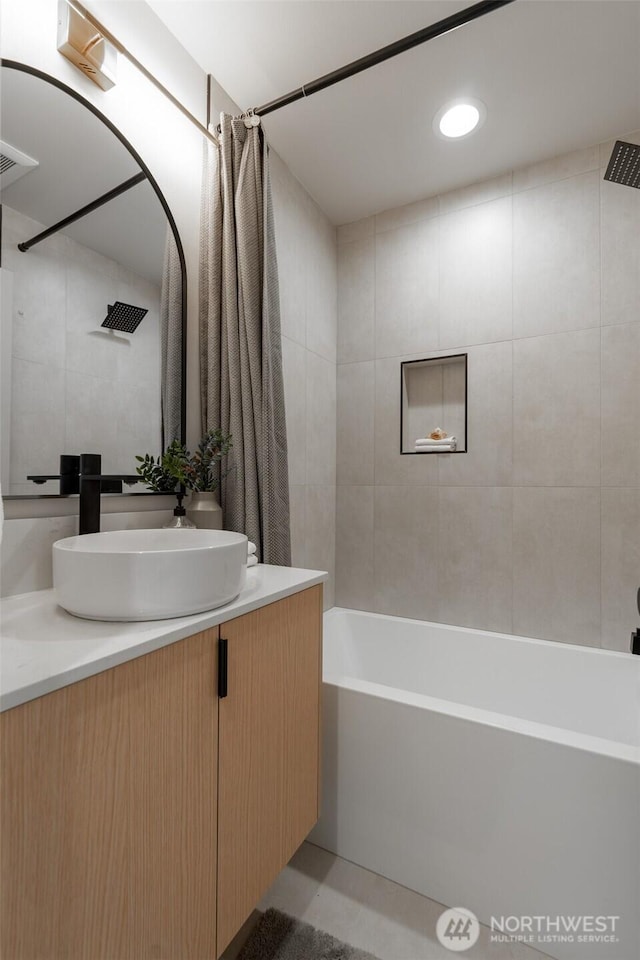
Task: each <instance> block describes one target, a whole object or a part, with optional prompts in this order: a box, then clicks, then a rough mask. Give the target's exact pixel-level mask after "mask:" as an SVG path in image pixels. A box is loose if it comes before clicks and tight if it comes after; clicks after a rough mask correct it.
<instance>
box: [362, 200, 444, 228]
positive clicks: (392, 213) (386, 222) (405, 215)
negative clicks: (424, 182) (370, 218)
mask: <svg viewBox="0 0 640 960" xmlns="http://www.w3.org/2000/svg"><path fill="white" fill-rule="evenodd" d="M437 216H438V198H437V197H428V198H427V199H426V200H418V201H417V202H416V203H408V204H406V205H405V206H404V207H393V208H392V209H391V210H384V211H383V212H382V213H378V214H376V217H375V221H376V233H384V232H385V231H386V230H397V229H398V227H406V226H407V225H408V224H410V223H418V222H419V221H420V220H431V219H432V218H433V217H437Z"/></svg>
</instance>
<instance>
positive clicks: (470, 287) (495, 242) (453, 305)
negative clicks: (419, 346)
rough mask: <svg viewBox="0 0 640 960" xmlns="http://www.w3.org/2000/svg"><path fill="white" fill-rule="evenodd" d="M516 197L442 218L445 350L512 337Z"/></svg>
mask: <svg viewBox="0 0 640 960" xmlns="http://www.w3.org/2000/svg"><path fill="white" fill-rule="evenodd" d="M511 246H512V244H511V197H503V198H502V199H500V200H493V201H491V202H489V203H482V204H479V205H478V206H474V207H468V208H466V209H464V210H459V211H458V212H456V213H451V214H449V215H447V216H444V217H441V218H440V347H441V348H444V347H461V346H464V345H466V344H471V343H488V342H489V341H492V340H507V339H510V338H511Z"/></svg>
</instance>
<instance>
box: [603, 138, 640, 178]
mask: <svg viewBox="0 0 640 960" xmlns="http://www.w3.org/2000/svg"><path fill="white" fill-rule="evenodd" d="M604 179H605V180H611V182H612V183H622V184H623V185H624V186H625V187H637V188H638V189H640V144H639V143H626V142H625V141H624V140H616V142H615V146H614V148H613V152H612V154H611V159H610V160H609V165H608V167H607V170H606V173H605V175H604Z"/></svg>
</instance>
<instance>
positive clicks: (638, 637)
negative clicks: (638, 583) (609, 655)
mask: <svg viewBox="0 0 640 960" xmlns="http://www.w3.org/2000/svg"><path fill="white" fill-rule="evenodd" d="M637 599H638V613H640V587H638V597H637ZM631 653H636V654H638V656H640V627H638V629H637V630H636V632H635V633H632V634H631Z"/></svg>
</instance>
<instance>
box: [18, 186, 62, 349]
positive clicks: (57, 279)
mask: <svg viewBox="0 0 640 960" xmlns="http://www.w3.org/2000/svg"><path fill="white" fill-rule="evenodd" d="M43 229H44V226H43V225H42V224H40V223H38V222H37V221H36V220H32V219H30V218H29V217H25V216H23V215H22V214H21V213H17V212H16V211H15V210H12V209H11V208H10V207H7V206H6V205H3V214H2V266H3V268H6V269H7V270H9V271H11V272H12V273H13V304H12V318H13V331H12V339H13V342H12V355H13V356H14V357H17V358H18V359H20V360H30V361H32V362H33V363H47V364H51V365H53V366H58V367H63V366H64V350H65V343H64V333H65V300H66V278H65V269H66V258H67V255H68V247H69V243H70V241H69V240H67V238H66V237H64V236H62V235H61V234H58V235H57V236H55V237H52V238H51V239H50V240H49V241H47V243H46V244H44V246H37V247H34V248H33V249H32V250H31V251H30V252H29V254H28V255H25V254H24V253H20V251H19V250H18V243H21V242H22V241H24V240H27V239H28V238H29V237H31V236H33V235H35V234H37V233H39V232H40V231H41V230H43Z"/></svg>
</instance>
